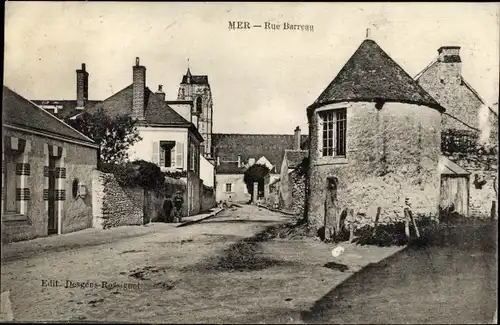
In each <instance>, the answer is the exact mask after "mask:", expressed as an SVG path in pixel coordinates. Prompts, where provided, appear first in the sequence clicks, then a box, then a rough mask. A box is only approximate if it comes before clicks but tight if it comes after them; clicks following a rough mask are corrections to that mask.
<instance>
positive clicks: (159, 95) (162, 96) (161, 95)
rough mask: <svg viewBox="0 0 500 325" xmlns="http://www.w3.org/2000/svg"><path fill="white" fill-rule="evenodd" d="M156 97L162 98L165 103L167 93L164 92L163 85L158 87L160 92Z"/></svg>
mask: <svg viewBox="0 0 500 325" xmlns="http://www.w3.org/2000/svg"><path fill="white" fill-rule="evenodd" d="M156 95H157V96H158V97H160V98H161V100H162V101H165V96H166V95H165V93H164V92H163V85H158V91H157V92H156Z"/></svg>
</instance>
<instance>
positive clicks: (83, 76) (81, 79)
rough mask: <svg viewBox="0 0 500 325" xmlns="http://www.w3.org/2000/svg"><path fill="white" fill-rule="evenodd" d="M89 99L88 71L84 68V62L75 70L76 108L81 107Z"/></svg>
mask: <svg viewBox="0 0 500 325" xmlns="http://www.w3.org/2000/svg"><path fill="white" fill-rule="evenodd" d="M88 99H89V73H88V72H87V71H86V70H85V63H82V68H81V69H79V70H76V108H78V109H83V108H84V107H85V104H86V103H87V100H88Z"/></svg>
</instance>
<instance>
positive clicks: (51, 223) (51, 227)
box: [48, 157, 58, 235]
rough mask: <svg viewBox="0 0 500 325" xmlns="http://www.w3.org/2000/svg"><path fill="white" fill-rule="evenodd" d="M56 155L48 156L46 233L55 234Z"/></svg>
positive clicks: (56, 230)
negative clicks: (47, 215) (47, 217)
mask: <svg viewBox="0 0 500 325" xmlns="http://www.w3.org/2000/svg"><path fill="white" fill-rule="evenodd" d="M56 159H57V158H56V157H49V209H48V213H49V220H48V234H49V235H54V234H57V232H58V229H57V216H56Z"/></svg>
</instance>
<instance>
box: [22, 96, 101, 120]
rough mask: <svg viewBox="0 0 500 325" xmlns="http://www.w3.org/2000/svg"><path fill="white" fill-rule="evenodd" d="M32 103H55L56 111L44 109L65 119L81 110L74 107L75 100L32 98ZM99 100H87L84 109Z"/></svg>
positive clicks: (42, 104)
mask: <svg viewBox="0 0 500 325" xmlns="http://www.w3.org/2000/svg"><path fill="white" fill-rule="evenodd" d="M32 102H33V103H35V104H37V105H39V106H42V108H44V107H43V106H44V105H50V106H52V105H57V106H59V108H58V109H57V113H56V112H55V111H54V110H52V109H45V110H46V111H47V112H49V113H51V114H52V115H54V116H57V117H58V118H60V119H61V120H65V119H67V118H70V117H72V116H75V115H77V114H80V113H82V112H83V110H82V109H77V108H76V100H38V99H36V100H32ZM100 102H101V101H100V100H89V101H87V103H86V104H85V109H90V108H92V107H94V106H95V105H96V104H98V103H100Z"/></svg>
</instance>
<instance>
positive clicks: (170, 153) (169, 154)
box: [160, 141, 175, 167]
mask: <svg viewBox="0 0 500 325" xmlns="http://www.w3.org/2000/svg"><path fill="white" fill-rule="evenodd" d="M174 148H175V141H160V166H161V167H175V161H174V159H173V158H174V156H175V149H174Z"/></svg>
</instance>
